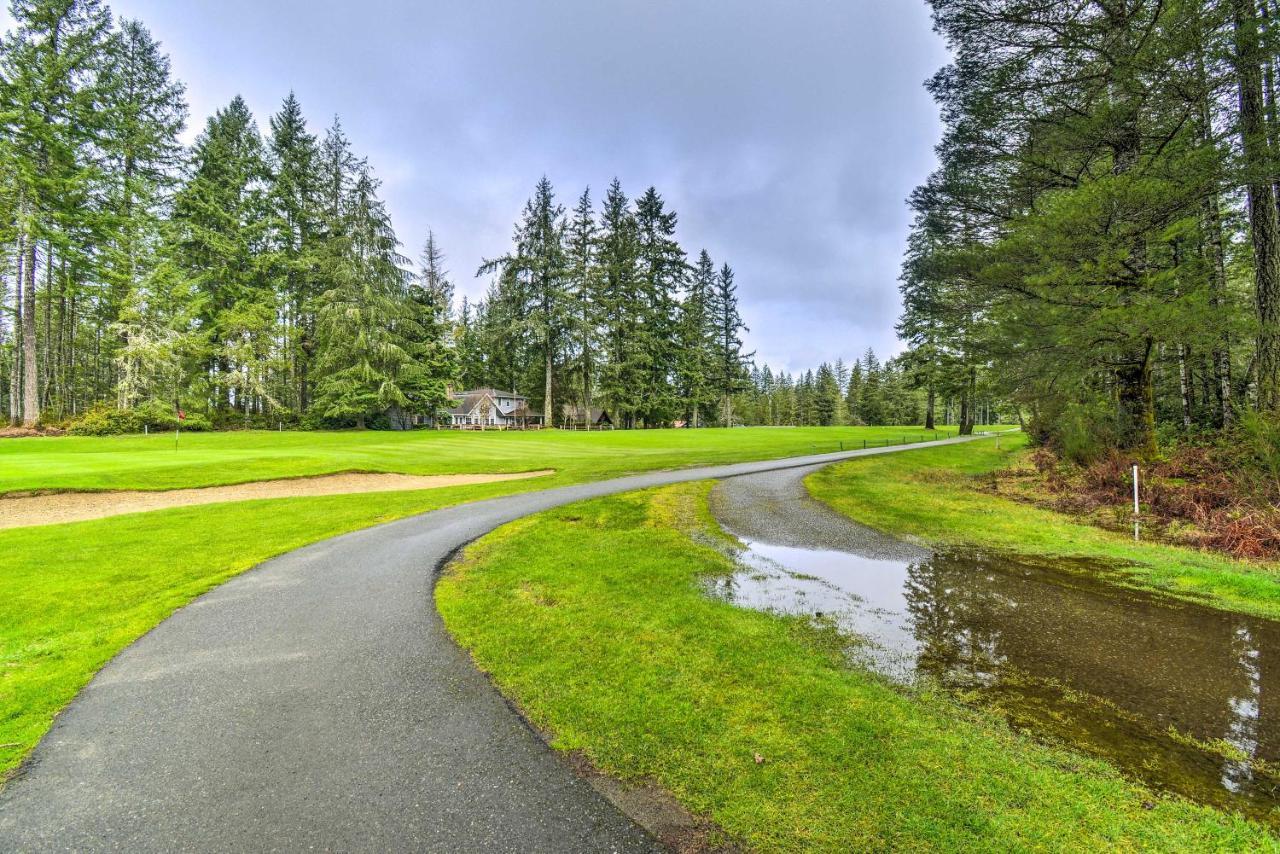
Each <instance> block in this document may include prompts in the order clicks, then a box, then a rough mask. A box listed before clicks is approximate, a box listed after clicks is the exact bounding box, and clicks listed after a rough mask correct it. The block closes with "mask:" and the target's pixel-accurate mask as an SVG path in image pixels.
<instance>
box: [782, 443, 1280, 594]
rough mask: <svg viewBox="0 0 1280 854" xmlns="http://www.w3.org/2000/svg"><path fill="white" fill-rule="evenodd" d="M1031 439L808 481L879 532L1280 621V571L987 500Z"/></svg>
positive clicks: (876, 461)
mask: <svg viewBox="0 0 1280 854" xmlns="http://www.w3.org/2000/svg"><path fill="white" fill-rule="evenodd" d="M1025 445H1026V438H1025V437H1024V436H1021V435H1019V436H1013V437H1005V438H1002V439H1001V447H1000V448H999V449H997V448H996V446H995V441H994V440H982V441H978V442H974V443H971V444H965V445H959V446H949V447H943V448H922V449H920V450H917V451H913V452H911V453H909V454H892V455H888V456H882V457H872V458H869V459H865V460H856V461H853V462H848V463H841V464H838V465H834V466H829V467H827V468H825V469H821V470H819V471H818V472H816V473H815V474H812V475H810V476H809V478H808V479H807V480H806V484H807V486H808V488H809V491H810V493H811V494H812V495H813V496H814V497H816V498H818V499H820V500H822V501H824V502H826V503H828V504H830V505H831V506H832V507H834V508H835V509H836V510H839V511H840V512H842V513H844V514H845V515H847V516H850V517H852V518H854V519H857V520H858V521H860V522H863V523H865V524H867V525H870V526H872V527H874V528H879V529H880V530H883V531H889V532H891V533H894V534H898V535H900V536H905V537H908V538H911V539H916V540H919V541H922V542H926V543H932V544H952V545H979V546H987V547H991V548H998V549H1005V550H1009V551H1017V552H1021V553H1023V554H1040V555H1064V556H1065V555H1072V556H1082V557H1090V558H1098V559H1102V560H1105V561H1108V562H1113V563H1115V564H1116V565H1117V566H1118V567H1119V568H1120V569H1121V570H1122V571H1123V572H1124V573H1125V577H1126V578H1127V579H1128V580H1129V582H1130V583H1132V584H1133V585H1135V586H1140V587H1144V588H1149V589H1155V590H1160V591H1162V592H1166V593H1170V594H1173V595H1175V596H1181V597H1185V598H1189V599H1193V600H1195V601H1200V602H1204V603H1206V604H1210V605H1213V606H1214V607H1218V608H1222V609H1225V610H1232V611H1238V612H1243V613H1249V614H1256V615H1258V616H1261V617H1268V618H1272V619H1280V567H1278V566H1277V565H1276V564H1274V563H1262V562H1257V561H1241V560H1232V559H1230V558H1228V557H1224V556H1221V555H1217V554H1213V553H1211V552H1206V551H1198V550H1195V549H1189V548H1183V547H1179V546H1171V545H1164V544H1160V543H1152V542H1140V543H1135V542H1134V541H1133V539H1132V537H1131V536H1130V535H1127V534H1120V533H1116V532H1112V531H1107V530H1104V529H1102V528H1098V527H1096V526H1093V525H1089V524H1084V523H1080V522H1076V521H1073V520H1072V519H1071V518H1070V517H1068V516H1064V515H1062V514H1060V513H1055V512H1053V511H1051V510H1045V509H1041V508H1039V507H1035V506H1032V505H1030V504H1027V503H1025V502H1020V501H1015V500H1013V499H1012V498H1004V497H1001V496H1000V495H999V494H993V493H992V492H991V491H990V483H991V480H990V478H989V477H983V476H984V475H990V473H991V472H992V471H995V470H997V469H1001V468H1005V467H1007V466H1009V465H1010V464H1011V463H1012V462H1014V461H1015V460H1016V459H1017V457H1018V456H1019V455H1020V454H1022V453H1024V449H1025Z"/></svg>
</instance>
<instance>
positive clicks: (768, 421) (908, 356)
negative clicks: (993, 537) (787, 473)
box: [734, 349, 1019, 432]
mask: <svg viewBox="0 0 1280 854" xmlns="http://www.w3.org/2000/svg"><path fill="white" fill-rule="evenodd" d="M966 392H967V390H962V391H961V392H958V393H956V394H954V395H948V394H945V393H944V394H942V395H941V396H939V395H938V394H937V393H936V390H935V393H934V394H933V396H932V397H931V395H930V390H929V387H928V377H927V375H926V374H924V373H923V372H921V371H919V370H918V369H917V361H916V359H915V354H913V353H911V352H907V353H903V354H901V355H899V356H897V357H895V358H892V359H889V360H888V361H885V362H882V361H880V359H878V358H877V357H876V354H875V352H874V351H873V350H871V349H868V350H867V351H866V352H865V353H863V355H862V357H861V358H860V359H858V360H856V361H854V362H853V363H852V364H851V365H850V364H847V363H846V362H845V361H844V360H843V359H836V360H835V362H824V363H822V364H821V365H819V366H818V367H817V368H816V369H812V370H806V371H804V372H802V373H797V374H795V375H794V376H793V375H792V374H790V373H787V372H785V371H779V372H777V373H775V372H774V371H773V370H772V369H770V367H769V366H768V365H764V366H762V367H759V366H756V365H754V364H753V365H752V366H751V371H750V376H749V380H748V383H747V387H746V388H745V389H744V390H743V391H741V392H740V393H739V394H738V397H737V399H736V402H735V404H734V412H735V413H736V414H737V417H738V418H739V419H740V423H742V424H744V425H747V426H767V427H831V426H844V425H867V426H883V425H891V424H923V425H924V426H925V429H928V430H933V429H935V428H936V427H937V428H940V427H944V426H958V427H960V428H961V429H963V430H965V431H966V432H972V430H973V427H974V426H975V425H976V424H996V423H1000V422H1001V421H1016V420H1017V418H1018V417H1019V416H1018V413H1017V412H1016V411H1014V410H1013V409H1012V408H1011V407H1009V406H1007V405H1005V404H1003V403H1002V402H1001V401H999V400H997V399H996V398H995V397H994V394H993V390H992V389H991V388H989V387H988V386H987V385H986V384H985V383H984V384H982V385H980V386H978V387H976V388H975V389H974V390H973V397H972V398H969V397H968V396H967V393H966ZM970 413H971V415H970ZM962 416H963V417H964V419H970V420H962Z"/></svg>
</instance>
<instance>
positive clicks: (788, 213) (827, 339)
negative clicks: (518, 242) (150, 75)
mask: <svg viewBox="0 0 1280 854" xmlns="http://www.w3.org/2000/svg"><path fill="white" fill-rule="evenodd" d="M108 2H109V3H110V5H111V7H112V9H113V10H114V11H115V13H116V14H117V16H123V17H135V18H139V19H141V20H142V21H143V23H145V24H146V25H147V26H148V27H149V28H150V29H151V31H152V33H153V34H154V35H155V36H156V38H158V39H159V40H160V41H161V42H162V43H163V44H164V47H165V49H166V50H167V51H168V53H169V54H170V56H171V57H172V60H173V67H174V71H175V72H176V74H177V76H178V77H179V78H180V79H182V80H183V81H184V82H185V83H186V85H187V88H188V97H189V100H190V103H191V125H192V129H191V134H190V136H191V137H192V138H193V137H194V135H195V132H197V131H198V130H199V129H200V128H201V127H202V126H203V125H204V122H205V119H206V118H207V117H208V115H209V114H210V113H211V112H212V111H213V110H214V109H216V108H218V107H220V106H223V105H224V104H226V102H227V101H228V100H230V99H231V97H232V96H234V95H235V94H237V93H239V94H241V95H243V96H244V97H245V99H246V100H247V102H248V103H249V105H250V107H251V108H252V109H253V110H254V113H255V114H256V116H257V118H258V124H259V127H260V128H261V129H262V130H264V131H265V130H266V129H267V117H268V116H269V115H270V114H271V113H272V112H274V111H275V109H276V108H277V107H278V106H279V103H280V100H281V99H282V98H283V97H284V96H285V94H286V93H287V92H288V91H289V90H290V89H292V90H293V91H294V92H296V93H297V96H298V98H299V99H300V100H301V102H302V106H303V109H304V111H305V112H306V114H307V117H308V119H309V120H310V122H311V124H312V126H313V130H314V131H316V132H317V133H319V132H322V131H323V128H324V127H325V126H326V125H327V124H328V122H329V120H330V119H331V117H332V116H333V115H334V114H339V115H341V117H342V121H343V124H344V126H345V127H346V129H347V132H348V135H349V136H350V137H351V139H352V142H353V144H354V145H355V147H356V149H357V151H358V152H359V153H361V154H363V155H366V156H368V157H369V158H370V160H371V162H372V164H373V166H374V168H375V170H376V172H377V174H378V175H379V177H381V178H382V180H383V182H384V185H383V193H384V197H385V198H386V199H387V201H388V204H389V206H390V209H391V213H392V216H393V217H394V220H395V225H396V229H397V233H398V234H399V236H400V239H401V240H402V241H403V242H404V244H405V254H406V255H409V256H411V257H414V258H416V257H417V255H418V253H419V251H420V249H421V243H422V239H423V237H424V235H425V233H426V229H427V228H428V226H430V227H431V228H433V229H434V230H435V232H436V235H437V237H438V238H439V240H440V242H441V244H442V245H443V248H444V250H445V252H446V253H447V255H448V259H449V268H450V270H451V272H452V274H453V280H454V281H455V283H456V285H457V287H458V292H459V294H464V293H465V294H468V295H470V296H472V297H475V296H478V295H480V294H481V293H483V291H484V287H485V284H486V283H485V282H484V281H483V280H480V279H476V278H474V277H473V274H474V273H475V268H476V267H477V265H478V264H479V261H480V259H481V257H482V256H484V255H490V256H492V255H497V254H501V253H502V252H503V251H505V249H506V248H507V246H508V242H509V239H510V235H511V229H512V223H513V222H514V220H515V219H516V217H517V216H518V214H519V212H520V209H521V206H522V205H523V203H524V201H525V199H526V198H527V197H528V196H529V194H530V192H531V190H532V189H533V185H534V183H535V182H536V181H537V180H538V178H539V177H540V176H541V175H542V174H544V173H545V174H546V175H547V176H548V177H549V178H550V179H551V181H552V183H553V184H554V185H555V188H556V190H557V192H558V195H559V198H560V201H561V202H562V203H564V204H565V206H566V207H569V206H571V205H572V203H573V201H574V200H575V199H576V197H577V195H578V194H579V193H580V192H581V190H582V188H583V187H584V186H586V185H590V187H591V189H592V192H593V196H594V197H595V198H596V200H597V201H598V200H599V198H600V196H601V194H602V193H603V190H604V189H605V187H606V185H607V184H608V182H609V181H610V179H612V178H613V177H614V176H615V175H616V176H617V177H618V178H619V179H620V180H621V181H622V185H623V188H624V189H625V190H626V191H627V194H628V195H629V196H631V197H633V198H634V197H635V196H637V195H639V194H640V192H642V191H643V190H644V189H645V188H646V187H648V186H649V185H651V184H652V185H654V186H656V187H657V188H658V190H659V192H660V193H662V195H663V197H664V198H665V199H666V200H667V202H668V204H669V205H671V206H674V208H675V210H676V211H677V212H678V214H679V217H680V222H679V231H678V237H679V239H680V241H681V244H682V245H683V246H684V247H685V248H686V250H688V251H689V253H690V255H691V256H693V255H696V253H697V251H698V250H699V249H700V248H703V247H705V248H706V249H708V250H709V251H710V252H711V254H712V257H713V258H714V259H715V260H716V262H717V263H719V262H721V261H728V262H729V263H730V264H731V265H732V266H733V267H734V269H735V271H736V273H737V281H738V283H739V292H740V294H741V300H742V312H743V315H744V317H745V319H746V321H747V323H748V325H749V326H750V327H751V333H750V334H749V335H748V347H749V348H750V349H754V350H756V351H757V359H758V361H760V362H768V363H769V364H771V365H773V366H774V367H775V368H776V367H779V366H781V367H783V368H785V369H789V370H793V371H794V370H803V369H805V368H808V367H812V366H814V365H816V364H817V363H818V362H821V361H825V360H834V359H835V358H836V357H837V356H843V357H845V358H846V359H848V358H851V357H856V356H857V355H858V354H859V353H860V352H861V351H862V350H863V349H865V348H866V347H867V346H872V347H874V348H875V349H876V351H877V352H879V353H881V354H885V355H888V354H891V353H895V352H897V351H898V350H899V349H900V347H899V345H898V343H897V341H896V336H895V335H894V331H893V324H894V320H895V318H896V317H897V314H898V296H897V275H898V267H899V263H900V260H901V257H902V249H903V244H904V239H905V236H906V230H907V225H908V223H909V220H910V217H909V214H908V212H907V210H906V207H905V204H904V199H905V198H906V196H907V194H908V193H909V192H910V191H911V188H912V187H913V186H915V185H916V184H917V183H919V182H920V181H921V180H923V178H924V177H925V176H926V175H927V174H928V172H929V171H930V169H931V168H932V166H933V162H934V158H933V145H934V143H935V142H936V140H937V137H938V134H939V124H938V120H937V110H936V108H935V106H934V105H933V104H932V103H931V101H930V99H929V97H928V95H927V93H926V92H925V91H924V89H923V86H922V84H923V82H924V80H925V79H926V78H927V77H928V76H929V75H930V74H932V73H933V71H935V70H936V69H937V68H938V67H939V66H941V65H942V64H943V63H944V62H945V61H946V53H945V50H944V47H943V45H942V44H941V42H940V40H939V39H938V38H937V36H935V35H934V34H933V32H932V31H931V29H930V24H929V16H928V12H927V9H926V7H925V3H924V0H503V2H496V0H494V1H493V2H486V0H454V2H437V0H404V2H392V0H357V1H356V2H353V0H108Z"/></svg>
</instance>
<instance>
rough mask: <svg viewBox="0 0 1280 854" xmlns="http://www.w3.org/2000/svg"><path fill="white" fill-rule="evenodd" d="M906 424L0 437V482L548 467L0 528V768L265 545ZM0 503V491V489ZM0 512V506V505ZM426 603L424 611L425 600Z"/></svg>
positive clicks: (161, 483) (912, 434)
mask: <svg viewBox="0 0 1280 854" xmlns="http://www.w3.org/2000/svg"><path fill="white" fill-rule="evenodd" d="M926 435H928V436H929V437H931V436H932V434H925V433H924V432H923V431H921V430H919V429H917V428H856V427H854V428H831V429H787V428H779V429H740V430H697V431H695V430H652V431H634V432H623V431H617V432H612V433H559V432H555V431H546V432H531V433H450V432H441V433H436V432H416V433H374V432H362V433H356V432H351V433H272V432H253V433H222V434H204V435H201V434H190V435H186V436H183V437H182V439H181V443H182V444H181V445H180V450H179V451H177V452H176V453H175V452H174V451H173V447H172V437H171V436H169V437H164V436H149V437H142V436H126V437H113V438H103V439H89V438H56V439H18V440H6V441H0V492H10V491H20V490H31V489H115V488H134V489H161V488H173V487H180V486H202V485H210V484H215V483H219V484H220V483H236V482H244V481H249V480H260V479H265V478H274V477H285V476H299V475H311V474H321V473H326V472H334V471H347V470H353V469H354V470H373V471H399V472H406V473H413V474H434V473H450V472H502V471H523V470H531V469H543V468H554V469H556V470H557V474H556V475H555V476H554V477H547V478H538V479H536V480H524V481H512V482H507V483H495V484H488V485H484V486H471V487H461V488H449V489H438V490H426V491H419V492H396V493H370V494H364V495H342V496H330V497H326V498H294V499H278V500H271V501H253V502H242V503H236V504H216V505H208V506H202V507H188V508H181V509H173V510H161V511H155V512H151V513H140V514H134V515H129V516H119V517H115V518H111V519H102V520H98V521H93V522H78V523H71V524H65V525H46V526H40V527H33V528H21V529H13V530H7V531H0V777H3V775H4V774H5V773H6V772H8V771H11V770H12V769H13V768H14V767H15V766H16V765H17V764H18V763H19V762H20V761H21V759H22V757H23V756H24V755H26V753H27V752H28V751H29V750H30V749H31V748H32V747H33V746H34V745H35V743H36V741H37V740H38V739H39V738H40V736H41V735H42V734H43V733H44V732H45V731H46V730H47V729H48V727H49V724H50V722H51V721H52V719H53V716H54V715H55V714H56V713H57V712H58V710H59V709H61V708H62V707H63V706H64V705H66V703H67V702H69V701H70V700H71V698H72V697H74V696H75V694H76V692H77V691H79V690H80V688H81V686H83V685H84V684H85V683H86V682H88V681H89V679H90V678H92V676H93V674H94V673H95V672H97V670H98V669H99V668H100V667H101V666H102V665H103V664H104V663H105V662H106V661H108V660H109V659H110V658H111V657H112V656H113V655H115V654H116V653H117V652H119V650H121V649H122V648H124V647H125V646H127V645H128V644H129V643H130V642H132V641H133V640H134V639H135V638H137V637H138V636H139V635H141V634H143V633H144V632H146V631H147V630H149V629H150V628H151V627H152V626H154V625H155V624H156V623H158V622H159V621H160V620H162V619H164V618H165V617H166V616H168V615H169V614H170V613H172V612H173V610H174V609H175V608H178V607H181V606H182V605H184V604H186V603H187V602H188V601H190V600H191V599H192V598H194V597H195V596H197V595H199V594H200V593H201V592H203V591H205V590H208V589H209V588H210V587H212V586H214V585H216V584H218V583H219V582H221V581H224V580H226V579H227V578H229V577H230V576H232V575H234V574H236V573H238V572H242V571H244V570H245V569H248V568H249V567H251V566H253V565H255V564H257V563H260V562H261V561H263V560H266V559H267V558H269V557H272V556H274V555H277V554H281V553H283V552H286V551H289V550H291V549H294V548H297V547H299V546H302V545H305V544H307V543H310V542H314V541H316V540H320V539H324V538H325V537H329V536H333V535H335V534H338V533H342V532H344V531H350V530H355V529H357V528H361V527H365V526H368V525H373V524H377V523H378V522H383V521H388V520H390V519H395V518H400V517H403V516H407V515H411V514H413V513H418V512H422V511H425V510H431V509H434V508H437V507H441V506H445V505H447V504H452V503H457V502H460V501H468V500H472V499H475V498H481V497H488V496H492V495H501V494H507V493H511V492H517V491H524V490H530V489H543V488H547V487H549V486H559V485H564V484H566V483H573V482H580V481H584V480H592V479H597V478H601V477H606V476H612V475H617V474H624V473H628V472H634V471H642V470H646V469H655V468H667V467H671V468H675V467H682V466H692V465H697V464H704V463H715V462H735V461H742V460H751V459H768V458H776V457H782V456H790V455H794V454H804V453H813V452H814V451H815V450H816V451H819V452H824V451H833V450H837V449H838V448H839V445H840V443H841V442H844V443H845V444H846V446H847V447H852V446H855V443H856V446H861V443H862V442H863V441H864V440H865V441H869V442H871V443H877V442H881V443H882V442H884V441H893V442H897V441H900V440H901V439H902V438H903V437H904V436H906V437H908V438H911V439H917V440H918V439H921V438H925V437H926ZM0 501H2V499H0ZM0 512H3V504H2V503H0ZM424 607H425V606H424Z"/></svg>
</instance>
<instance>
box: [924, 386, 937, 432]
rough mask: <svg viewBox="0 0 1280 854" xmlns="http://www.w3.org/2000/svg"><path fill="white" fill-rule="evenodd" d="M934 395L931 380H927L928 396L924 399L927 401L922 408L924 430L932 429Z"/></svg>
mask: <svg viewBox="0 0 1280 854" xmlns="http://www.w3.org/2000/svg"><path fill="white" fill-rule="evenodd" d="M935 397H936V395H935V394H934V391H933V380H929V393H928V397H927V399H926V400H927V402H926V404H925V408H924V429H926V430H932V429H933V408H934V402H935Z"/></svg>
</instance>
